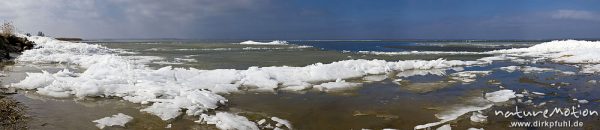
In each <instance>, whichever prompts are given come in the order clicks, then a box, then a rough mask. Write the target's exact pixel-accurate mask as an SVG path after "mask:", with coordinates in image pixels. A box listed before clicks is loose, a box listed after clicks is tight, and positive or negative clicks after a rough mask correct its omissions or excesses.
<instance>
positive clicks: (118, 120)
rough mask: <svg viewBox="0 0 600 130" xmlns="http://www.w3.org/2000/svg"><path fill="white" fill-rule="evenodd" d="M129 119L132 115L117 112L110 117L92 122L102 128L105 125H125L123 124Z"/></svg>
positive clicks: (131, 118)
mask: <svg viewBox="0 0 600 130" xmlns="http://www.w3.org/2000/svg"><path fill="white" fill-rule="evenodd" d="M131 120H133V117H131V116H128V115H125V114H123V113H119V114H116V115H113V116H111V117H104V118H101V119H98V120H94V121H92V122H95V123H96V126H97V127H98V128H100V129H104V127H107V126H125V124H126V123H127V122H129V121H131Z"/></svg>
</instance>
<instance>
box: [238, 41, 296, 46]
mask: <svg viewBox="0 0 600 130" xmlns="http://www.w3.org/2000/svg"><path fill="white" fill-rule="evenodd" d="M240 44H244V45H287V44H288V42H287V41H278V40H276V41H271V42H256V41H244V42H240Z"/></svg>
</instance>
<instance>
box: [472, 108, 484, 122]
mask: <svg viewBox="0 0 600 130" xmlns="http://www.w3.org/2000/svg"><path fill="white" fill-rule="evenodd" d="M470 119H471V121H473V122H477V123H480V122H485V121H487V116H485V115H483V113H482V112H481V111H476V112H473V115H471V117H470Z"/></svg>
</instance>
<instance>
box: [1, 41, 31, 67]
mask: <svg viewBox="0 0 600 130" xmlns="http://www.w3.org/2000/svg"><path fill="white" fill-rule="evenodd" d="M33 44H34V43H33V42H32V41H29V40H27V38H23V37H17V36H14V35H12V36H3V35H0V61H3V60H9V59H11V58H12V57H11V56H10V54H11V53H21V52H23V51H25V50H28V49H31V48H33Z"/></svg>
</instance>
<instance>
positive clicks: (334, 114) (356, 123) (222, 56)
mask: <svg viewBox="0 0 600 130" xmlns="http://www.w3.org/2000/svg"><path fill="white" fill-rule="evenodd" d="M232 42H235V41H232ZM94 43H95V44H101V45H104V46H107V47H109V48H114V49H122V50H125V51H127V52H126V53H121V54H120V55H124V56H156V57H161V58H163V59H160V60H155V61H152V62H151V63H150V64H149V65H150V67H153V68H159V67H164V66H175V67H193V68H198V69H247V68H248V67H251V66H306V65H310V64H313V63H317V62H322V63H330V62H334V61H340V60H347V59H383V60H388V61H397V60H415V59H423V60H433V59H438V58H445V59H458V60H474V59H478V58H481V57H486V56H489V55H479V54H476V55H473V54H469V55H465V54H461V55H440V54H437V55H421V54H420V55H370V54H358V53H354V52H358V51H387V52H390V51H392V52H393V51H412V50H419V51H440V50H439V49H440V48H443V49H442V51H448V50H454V51H460V50H457V49H452V48H456V45H454V46H452V48H450V47H449V48H444V47H443V46H436V47H432V46H422V44H424V43H407V42H392V43H388V42H375V43H373V42H350V43H348V42H339V41H338V42H314V41H313V42H301V41H298V42H292V43H291V45H239V44H231V43H229V42H223V41H220V42H202V43H197V42H196V41H185V42H177V41H155V42H150V43H149V42H148V41H135V42H131V41H127V42H124V41H96V42H94ZM453 44H456V43H453ZM301 45H310V46H313V47H302V46H301ZM345 45H348V46H345ZM431 45H438V44H431ZM464 45H469V44H466V43H465V44H464ZM390 46H395V47H390ZM398 46H404V48H400V49H399V48H398ZM407 46H410V47H407ZM524 46H528V45H522V46H521V45H517V46H514V47H524ZM506 47H507V46H499V47H498V46H491V47H490V46H486V48H485V49H482V50H480V51H484V50H487V49H489V48H492V49H501V48H506ZM245 48H246V49H245ZM464 48H473V47H464ZM511 48H512V46H511ZM363 49H364V50H363ZM342 50H346V51H349V52H341V51H342ZM465 50H471V49H465ZM473 51H477V50H473ZM178 59H179V60H178ZM191 59H193V60H191ZM512 65H517V66H524V65H527V66H534V67H544V68H553V69H557V70H560V71H573V72H577V71H578V68H577V67H574V66H572V65H569V64H555V63H549V62H539V63H515V62H509V61H501V62H494V63H493V64H491V65H483V66H470V67H463V68H462V69H464V71H482V70H491V71H492V73H491V74H489V75H486V76H478V77H477V78H475V79H476V80H475V81H474V82H471V83H462V82H457V81H456V80H453V79H452V78H451V77H452V76H451V74H452V73H455V72H457V71H455V70H452V69H441V70H423V71H419V72H411V71H405V72H400V73H390V74H387V75H386V76H387V77H388V78H386V79H385V80H383V81H377V82H367V81H364V80H362V79H361V78H356V79H350V80H347V81H349V82H361V83H362V85H361V86H359V87H356V88H353V89H350V90H344V91H338V92H322V91H318V90H309V91H300V92H289V91H276V92H257V91H245V92H241V93H232V94H227V95H224V96H225V97H226V98H227V99H228V100H229V103H228V105H227V106H225V107H223V108H219V109H224V110H228V111H231V112H236V113H240V115H244V116H246V117H247V118H249V119H250V120H251V121H257V120H260V119H263V118H268V117H272V116H276V117H280V118H283V119H286V120H289V121H290V122H291V123H292V125H293V126H294V127H295V128H296V129H361V128H370V129H383V128H396V129H413V128H414V127H415V126H417V125H422V124H426V123H431V122H436V121H439V119H437V118H436V116H435V115H436V114H438V113H443V112H446V111H448V110H453V109H455V108H460V107H462V106H465V105H469V104H470V103H471V101H472V100H473V99H478V98H482V97H483V94H485V93H487V92H493V91H497V90H500V89H502V88H508V89H511V90H515V91H516V92H517V93H521V92H522V91H524V90H527V91H529V92H541V93H545V94H546V95H544V96H531V97H529V96H528V97H526V98H523V99H524V100H528V99H531V100H532V101H531V104H528V103H522V102H518V101H517V100H516V99H513V100H510V101H509V102H506V103H501V104H496V105H494V107H492V108H491V109H489V110H485V111H483V113H485V115H487V116H489V117H488V122H487V123H474V122H471V121H470V120H469V116H470V115H471V113H467V114H465V115H463V116H461V117H460V118H459V119H458V120H456V121H453V122H452V123H451V124H452V127H453V128H455V129H467V128H471V127H475V128H485V129H506V128H508V127H507V126H508V125H509V122H510V121H524V120H539V119H537V118H525V119H517V118H503V117H501V116H495V115H494V112H493V111H494V110H511V109H514V107H515V106H520V107H522V108H525V109H542V108H553V107H554V106H558V107H570V106H573V105H581V107H582V108H588V109H592V110H597V108H598V105H600V103H598V101H599V100H600V95H598V94H597V93H599V92H600V88H598V85H597V84H592V83H589V82H588V81H589V80H594V79H595V80H598V79H600V76H597V75H589V74H576V75H566V74H562V73H560V72H555V71H548V72H539V73H538V72H533V73H523V72H521V71H515V72H506V71H504V70H500V69H499V68H500V67H505V66H512ZM62 68H72V69H75V71H83V70H82V69H78V67H77V66H65V65H55V64H50V65H23V64H19V63H17V64H16V65H13V66H11V67H7V68H5V69H4V71H5V72H4V73H6V74H7V76H6V77H1V78H0V79H2V81H3V82H2V83H3V84H4V85H8V84H10V83H15V82H18V81H20V80H22V79H23V78H24V77H25V76H26V74H25V72H40V71H41V70H46V71H49V72H57V71H59V70H61V69H62ZM414 73H426V74H425V75H416V76H415V75H412V74H414ZM399 75H407V76H399ZM408 75H412V76H408ZM395 79H402V81H400V82H394V80H395ZM13 98H15V99H16V100H18V101H20V102H23V103H24V104H25V105H26V106H28V107H29V114H30V115H31V116H32V117H33V120H32V121H31V123H30V128H31V129H95V128H96V127H95V126H94V123H93V122H91V121H93V120H96V119H99V118H102V117H106V116H110V115H114V114H117V113H124V114H127V115H130V116H133V117H134V120H133V121H132V122H130V123H128V124H127V125H126V127H125V128H127V129H163V128H164V127H165V126H167V124H172V128H173V129H215V127H214V126H213V125H202V124H198V123H194V122H193V121H195V120H198V117H190V116H182V117H180V118H177V119H175V120H170V121H162V120H160V118H158V117H156V116H153V115H150V114H148V113H144V112H140V111H139V110H140V109H142V108H144V107H146V106H144V105H140V104H134V103H129V102H126V101H121V100H120V99H118V98H115V99H104V98H86V99H73V98H65V99H56V98H50V97H45V96H40V95H38V94H35V93H34V92H33V91H29V92H27V91H21V92H20V93H19V94H16V95H14V96H13ZM573 98H577V99H586V100H588V101H590V102H589V103H587V104H578V103H576V102H574V101H573V100H572V99H573ZM543 102H544V103H545V104H547V105H546V106H545V107H535V106H534V105H536V104H540V103H543ZM532 104H533V105H532ZM551 119H554V118H551ZM558 119H560V120H581V121H584V123H585V124H586V125H585V127H583V128H582V129H599V128H600V118H599V117H598V116H594V117H584V118H579V119H575V118H570V117H569V118H558ZM110 129H124V128H121V127H111V128H110ZM536 129H538V128H536ZM539 129H544V128H539Z"/></svg>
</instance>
